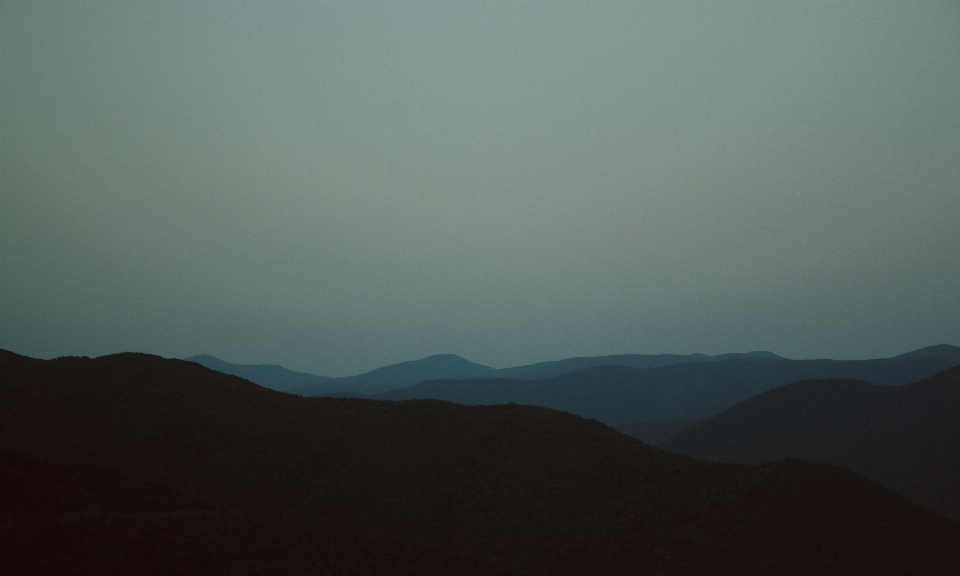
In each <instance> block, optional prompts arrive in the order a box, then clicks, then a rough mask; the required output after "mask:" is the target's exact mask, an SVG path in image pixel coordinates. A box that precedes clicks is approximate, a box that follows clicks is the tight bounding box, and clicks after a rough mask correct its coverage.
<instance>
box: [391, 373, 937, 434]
mask: <svg viewBox="0 0 960 576" xmlns="http://www.w3.org/2000/svg"><path fill="white" fill-rule="evenodd" d="M953 365H955V362H954V360H952V359H951V358H949V357H948V358H944V357H941V356H933V357H921V358H888V359H881V360H767V359H732V360H720V361H713V362H697V363H690V364H678V365H671V366H663V367H658V368H648V369H638V368H629V367H625V366H601V367H596V368H585V369H582V370H576V371H574V372H570V373H567V374H563V375H560V376H556V377H554V378H547V379H542V380H506V379H497V380H489V379H488V380H461V381H435V382H423V383H421V384H417V385H416V386H411V387H409V388H404V389H402V390H394V391H391V392H385V393H382V394H378V395H376V396H374V397H375V398H377V399H382V400H407V399H414V398H417V399H427V398H431V399H439V400H448V401H451V402H456V403H458V404H466V405H484V404H506V403H509V402H515V403H518V404H527V405H532V406H545V407H547V408H553V409H555V410H562V411H564V412H570V413H571V414H577V415H579V416H583V417H584V418H593V419H596V420H599V421H601V422H604V423H606V424H610V425H623V424H635V423H648V422H657V421H676V420H693V419H696V418H702V417H704V416H712V415H715V414H717V413H719V412H721V411H723V410H725V409H727V408H729V407H730V406H733V405H734V404H737V403H738V402H742V401H744V400H746V399H747V398H750V397H752V396H754V395H756V394H759V393H761V392H764V391H766V390H770V389H772V388H776V387H778V386H783V385H785V384H789V383H791V382H797V381H799V380H809V379H813V378H856V379H860V380H867V381H870V382H874V383H877V384H905V383H907V382H914V381H916V380H919V379H921V378H925V377H927V376H930V375H932V374H935V373H937V372H939V371H940V370H943V369H944V368H947V367H949V366H953Z"/></svg>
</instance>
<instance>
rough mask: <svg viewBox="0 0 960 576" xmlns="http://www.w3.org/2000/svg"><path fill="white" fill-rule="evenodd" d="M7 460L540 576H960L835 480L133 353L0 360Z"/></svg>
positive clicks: (866, 488) (890, 504)
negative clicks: (99, 473) (109, 475)
mask: <svg viewBox="0 0 960 576" xmlns="http://www.w3.org/2000/svg"><path fill="white" fill-rule="evenodd" d="M0 447H2V448H6V449H15V450H18V451H20V452H22V453H26V454H28V455H30V456H31V457H34V458H43V459H46V460H51V461H58V462H67V463H89V464H94V465H98V466H108V467H110V468H113V469H116V470H119V471H121V472H123V473H125V474H130V475H133V476H136V477H140V478H146V479H149V480H150V481H153V482H159V483H162V484H165V485H169V486H171V487H173V488H174V489H176V490H177V491H178V492H180V493H182V494H184V495H185V496H186V497H187V498H196V499H199V500H202V501H205V502H207V503H209V504H210V505H211V506H212V507H214V508H216V509H218V510H235V511H238V512H240V513H241V514H243V515H244V517H245V518H250V519H252V520H251V521H256V522H266V523H279V524H280V525H281V526H283V527H290V529H294V528H297V527H301V528H302V529H304V530H307V529H309V530H313V531H318V532H319V533H335V534H340V535H342V536H343V537H347V536H349V537H350V538H354V537H356V538H361V537H362V538H366V539H373V540H387V541H404V542H409V543H410V545H412V546H416V547H421V548H424V547H425V548H428V549H431V550H436V551H438V554H455V555H459V556H462V557H465V558H475V559H482V560H484V561H488V562H490V563H491V564H493V565H496V566H502V567H505V568H506V569H516V570H528V571H530V572H531V573H536V574H551V575H554V574H556V575H565V574H570V575H573V574H617V575H619V574H636V573H653V574H657V573H664V574H707V573H711V574H760V573H775V574H812V573H816V574H851V573H871V574H931V573H940V574H943V573H956V571H957V570H960V527H958V525H957V524H956V523H954V522H952V521H950V520H948V519H946V518H943V517H941V516H938V515H936V514H934V513H932V512H929V511H927V510H924V509H922V508H920V507H918V506H916V505H914V504H913V503H911V502H909V501H908V500H907V499H906V498H903V497H902V496H899V495H897V494H895V493H893V492H891V491H890V490H888V489H886V488H884V487H882V486H880V485H878V484H875V483H873V482H871V481H868V480H866V479H864V478H863V477H861V476H859V475H856V474H854V473H852V472H849V471H846V470H843V469H841V468H838V467H834V466H830V465H826V464H810V463H807V462H803V461H799V460H784V461H778V462H774V463H769V464H764V465H761V466H754V467H750V466H744V465H737V464H719V463H706V462H699V461H696V460H694V459H691V458H689V457H687V456H682V455H677V454H671V453H667V452H663V451H660V450H657V449H655V448H652V447H649V446H646V445H644V444H642V443H641V442H639V441H636V440H634V439H632V438H629V437H627V436H624V435H622V434H620V433H618V432H616V431H615V430H613V429H611V428H608V427H606V426H604V425H602V424H599V423H597V422H591V421H587V420H583V419H581V418H579V417H576V416H573V415H570V414H564V413H561V412H556V411H553V410H548V409H545V408H538V407H528V406H518V405H502V406H486V407H467V406H458V405H455V404H451V403H447V402H438V401H407V402H377V401H370V400H354V399H335V398H299V397H296V396H293V395H289V394H282V393H278V392H273V391H270V390H267V389H264V388H262V387H259V386H257V385H254V384H252V383H250V382H248V381H245V380H242V379H240V378H237V377H234V376H229V375H225V374H222V373H217V372H213V371H210V370H208V369H206V368H204V367H202V366H200V365H198V364H195V363H191V362H184V361H180V360H166V359H162V358H157V357H153V356H148V355H144V354H119V355H114V356H107V357H102V358H98V359H87V358H60V359H56V360H50V361H42V360H32V359H27V358H23V357H16V356H9V355H0ZM217 522H219V521H217ZM194 529H195V528H189V527H184V528H183V531H185V532H186V533H187V534H192V533H191V532H190V530H194ZM212 529H213V528H211V530H212ZM297 529H299V528H297ZM98 530H99V528H98ZM111 530H112V529H111ZM126 530H127V529H126V528H124V530H123V531H126ZM177 530H179V528H178V529H177ZM200 530H205V528H202V529H200ZM238 530H239V529H238ZM109 533H110V534H114V533H116V532H113V531H111V532H109ZM235 541H236V542H237V544H236V546H245V542H247V541H246V540H243V539H240V538H237V539H236V540H235ZM253 548H254V549H255V546H254V547H253ZM478 561H479V560H478ZM295 571H296V570H294V569H291V570H290V572H295ZM321 572H322V571H321ZM441 573H442V572H441Z"/></svg>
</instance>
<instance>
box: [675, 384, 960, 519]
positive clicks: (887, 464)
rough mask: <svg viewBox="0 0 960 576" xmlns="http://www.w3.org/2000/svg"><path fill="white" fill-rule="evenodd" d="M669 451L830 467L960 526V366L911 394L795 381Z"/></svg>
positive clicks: (694, 431) (687, 434)
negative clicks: (870, 481) (791, 459)
mask: <svg viewBox="0 0 960 576" xmlns="http://www.w3.org/2000/svg"><path fill="white" fill-rule="evenodd" d="M662 446H663V447H664V448H665V449H668V450H672V451H675V452H680V453H683V454H689V455H691V456H694V457H696V458H702V459H706V460H715V461H722V462H742V463H749V464H754V463H760V462H770V461H774V460H778V459H780V458H786V457H795V458H803V459H805V460H810V461H814V462H828V463H831V464H836V465H838V466H843V467H844V468H847V469H850V470H854V471H856V472H859V473H860V474H863V475H864V476H866V477H868V478H871V479H873V480H876V481H877V482H880V483H881V484H883V485H885V486H887V487H889V488H891V489H893V490H895V491H897V492H899V493H901V494H904V495H906V496H908V497H909V498H911V499H912V500H914V501H915V502H917V503H919V504H921V505H924V506H927V507H928V508H930V509H932V510H936V511H938V512H940V513H942V514H945V515H947V516H950V517H952V518H954V519H957V520H960V367H954V368H951V369H948V370H946V371H944V372H941V373H939V374H936V375H934V376H932V377H930V378H927V379H924V380H921V381H919V382H915V383H912V384H907V385H904V386H879V385H875V384H870V383H868V382H861V381H857V380H837V379H831V380H813V381H806V382H796V383H793V384H789V385H787V386H782V387H780V388H776V389H774V390H770V391H768V392H765V393H763V394H759V395H757V396H755V397H753V398H751V399H749V400H747V401H745V402H742V403H740V404H737V405H736V406H734V407H732V408H730V409H729V410H726V411H724V412H723V413H721V414H719V415H717V416H715V417H713V418H711V419H709V420H707V421H704V422H701V423H698V424H695V425H693V426H692V427H690V428H689V429H687V430H685V431H683V432H681V433H679V434H678V435H677V436H675V437H673V438H671V439H669V440H667V441H666V442H665V443H663V444H662Z"/></svg>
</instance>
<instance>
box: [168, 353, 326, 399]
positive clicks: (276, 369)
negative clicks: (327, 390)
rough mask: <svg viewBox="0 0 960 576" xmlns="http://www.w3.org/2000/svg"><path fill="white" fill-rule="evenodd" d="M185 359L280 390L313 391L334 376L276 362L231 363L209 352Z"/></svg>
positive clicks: (293, 391)
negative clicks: (310, 372) (301, 370)
mask: <svg viewBox="0 0 960 576" xmlns="http://www.w3.org/2000/svg"><path fill="white" fill-rule="evenodd" d="M184 360H186V361H187V362H196V363H197V364H200V365H201V366H206V367H207V368H210V369H211V370H216V371H217V372H223V373H224V374H233V375H234V376H239V377H241V378H243V379H245V380H249V381H251V382H253V383H254V384H259V385H260V386H263V387H264V388H269V389H271V390H277V391H280V392H292V393H297V390H300V389H305V390H310V391H312V390H313V389H314V388H316V387H318V386H323V384H324V383H325V382H330V381H331V380H333V378H328V377H326V376H317V375H315V374H307V373H305V372H294V371H293V370H287V369H286V368H284V367H283V366H277V365H275V364H231V363H230V362H225V361H223V360H220V359H219V358H214V357H213V356H210V355H208V354H201V355H199V356H191V357H190V358H185V359H184Z"/></svg>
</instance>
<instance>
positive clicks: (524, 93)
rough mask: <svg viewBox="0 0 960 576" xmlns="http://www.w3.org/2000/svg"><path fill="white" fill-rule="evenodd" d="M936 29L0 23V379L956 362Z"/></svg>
mask: <svg viewBox="0 0 960 576" xmlns="http://www.w3.org/2000/svg"><path fill="white" fill-rule="evenodd" d="M958 38H960V5H958V4H957V3H956V2H940V3H937V2H910V1H904V2H863V3H846V2H841V3H811V2H799V1H798V2H730V3H727V2H724V3H720V2H623V3H614V2H597V3H589V4H588V3H583V2H569V3H560V2H545V3H534V2H522V3H520V2H444V3H428V2H423V3H420V2H417V3H411V2H391V3H365V2H344V3H339V2H338V3H333V2H330V3H325V2H320V3H317V2H302V3H295V2H230V3H220V2H193V1H191V2H87V1H83V2H26V1H18V0H13V1H5V2H3V3H2V5H0V56H2V57H0V219H2V220H0V347H2V348H7V349H12V350H14V351H16V352H19V353H23V354H28V355H33V356H40V357H52V356H59V355H91V356H92V355H100V354H106V353H112V352H118V351H123V350H141V351H145V352H151V353H156V354H161V355H165V356H177V357H182V356H188V355H192V354H198V353H209V354H213V355H215V356H218V357H221V358H223V359H225V360H229V361H233V362H243V363H261V362H266V363H279V364H283V365H285V366H287V367H290V368H294V369H300V370H304V371H311V372H315V373H321V374H326V375H331V376H335V375H342V374H351V373H357V372H362V371H365V370H369V369H372V368H374V367H377V366H380V365H384V364H389V363H393V362H398V361H402V360H408V359H414V358H419V357H423V356H426V355H429V354H434V353H441V352H452V353H457V354H460V355H463V356H465V357H467V358H469V359H471V360H473V361H476V362H480V363H485V364H489V365H494V366H507V365H516V364H521V363H529V362H535V361H541V360H547V359H557V358H563V357H568V356H575V355H598V354H614V353H662V352H671V353H689V352H704V353H719V352H729V351H745V350H754V349H765V350H771V351H774V352H777V353H779V354H782V355H785V356H788V357H834V358H863V357H879V356H887V355H892V354H897V353H900V352H905V351H908V350H911V349H914V348H919V347H921V346H926V345H930V344H936V343H941V342H946V343H951V344H960V289H958V286H960V40H958Z"/></svg>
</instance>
